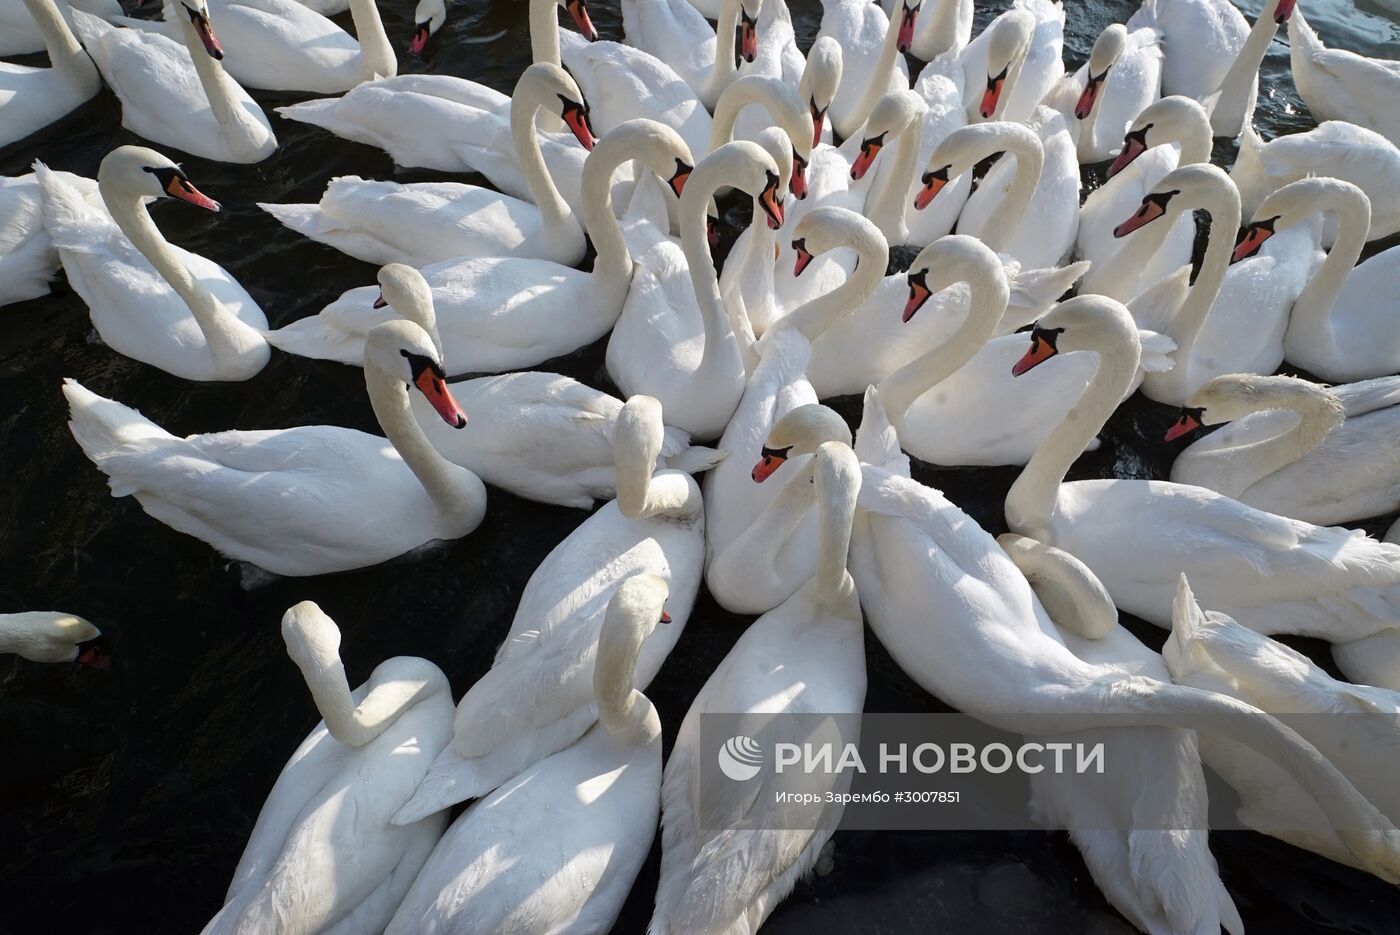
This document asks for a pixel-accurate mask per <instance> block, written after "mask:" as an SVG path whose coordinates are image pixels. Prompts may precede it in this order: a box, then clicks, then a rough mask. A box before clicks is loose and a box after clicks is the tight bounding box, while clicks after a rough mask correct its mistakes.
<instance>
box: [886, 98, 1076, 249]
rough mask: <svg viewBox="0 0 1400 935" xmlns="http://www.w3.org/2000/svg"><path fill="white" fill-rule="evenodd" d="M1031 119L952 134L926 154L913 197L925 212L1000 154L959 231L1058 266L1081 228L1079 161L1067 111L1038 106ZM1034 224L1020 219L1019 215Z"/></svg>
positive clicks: (969, 203)
mask: <svg viewBox="0 0 1400 935" xmlns="http://www.w3.org/2000/svg"><path fill="white" fill-rule="evenodd" d="M1031 119H1032V125H1030V126H1025V125H1022V124H1019V123H1008V122H1005V121H994V122H990V123H982V124H973V125H972V126H967V127H963V128H961V129H959V130H954V131H953V132H952V133H950V134H948V136H947V137H945V138H944V139H943V141H942V142H941V143H939V144H938V145H937V146H936V147H934V150H933V152H932V153H931V154H930V156H929V161H928V164H927V165H928V168H927V170H926V171H925V172H924V174H923V175H922V176H921V177H920V181H921V182H922V187H921V189H920V191H919V195H918V197H917V198H915V200H914V208H915V209H916V210H920V211H922V210H924V209H925V208H927V207H928V206H929V203H930V202H932V201H934V200H935V199H936V198H937V197H938V195H939V194H940V193H941V192H942V191H943V190H944V189H945V188H947V187H948V184H949V182H950V181H952V180H953V179H954V178H956V177H958V176H960V175H962V174H963V173H965V172H968V173H970V172H971V171H972V167H973V166H975V165H976V164H977V163H978V162H981V161H982V160H983V159H985V158H987V157H988V156H991V155H993V154H995V153H1002V152H1004V153H1007V154H1009V155H1010V156H1011V157H1012V160H1014V164H1013V163H1012V162H1008V161H1006V160H1003V161H1001V162H1000V163H999V164H998V165H996V166H995V167H993V168H992V170H991V171H989V172H988V173H987V175H986V176H985V177H984V178H983V180H982V183H981V185H980V186H979V187H978V189H977V191H976V192H974V193H973V194H972V196H971V197H969V198H968V199H967V203H966V204H965V205H964V206H963V209H962V212H961V214H960V215H959V216H958V224H957V230H958V233H960V234H970V235H973V236H976V237H978V238H980V239H981V240H982V241H983V242H984V243H986V244H987V246H989V247H991V248H992V249H993V250H994V251H996V252H997V253H1001V254H1005V255H1007V256H1008V257H1010V258H1011V259H1014V260H1015V261H1016V262H1018V263H1020V264H1021V265H1023V266H1027V267H1036V268H1039V267H1053V266H1058V265H1059V263H1060V261H1061V260H1063V259H1064V258H1065V257H1067V256H1068V255H1069V253H1070V251H1071V249H1072V248H1073V246H1074V237H1075V234H1076V233H1077V232H1078V229H1079V168H1078V167H1079V163H1078V162H1077V161H1076V160H1075V155H1074V143H1073V141H1072V140H1071V139H1070V137H1069V130H1068V128H1067V127H1066V126H1065V122H1064V117H1063V116H1061V115H1060V114H1059V113H1057V112H1055V111H1053V110H1051V109H1050V108H1048V107H1045V108H1039V109H1037V110H1036V112H1035V114H1034V115H1033V116H1032V118H1031ZM1025 216H1029V217H1032V218H1034V219H1035V222H1036V223H1035V224H1033V225H1032V224H1025V225H1023V224H1021V219H1022V217H1025Z"/></svg>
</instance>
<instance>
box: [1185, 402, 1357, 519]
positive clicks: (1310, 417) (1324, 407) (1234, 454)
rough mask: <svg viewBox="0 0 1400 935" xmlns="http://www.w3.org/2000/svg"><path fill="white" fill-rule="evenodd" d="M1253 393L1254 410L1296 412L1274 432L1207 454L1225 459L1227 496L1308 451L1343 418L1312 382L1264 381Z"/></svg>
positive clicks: (1224, 491)
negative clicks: (1229, 483) (1292, 419)
mask: <svg viewBox="0 0 1400 935" xmlns="http://www.w3.org/2000/svg"><path fill="white" fill-rule="evenodd" d="M1267 382H1268V384H1269V385H1267V386H1266V387H1261V388H1260V390H1259V392H1258V393H1257V395H1256V399H1255V402H1256V404H1255V405H1254V406H1253V407H1252V408H1253V410H1254V411H1255V412H1269V411H1273V410H1279V409H1282V410H1286V411H1288V412H1293V413H1296V414H1297V415H1298V421H1297V423H1296V424H1294V425H1291V426H1289V427H1288V428H1287V429H1285V430H1284V431H1282V432H1279V433H1278V434H1276V435H1271V436H1269V437H1268V438H1263V439H1260V440H1259V441H1256V442H1251V443H1249V444H1246V445H1237V446H1234V447H1231V448H1225V449H1222V450H1220V451H1217V452H1213V453H1212V454H1211V455H1210V457H1212V458H1221V459H1228V461H1229V462H1230V464H1231V465H1232V466H1238V467H1237V469H1236V470H1235V471H1232V472H1231V473H1232V475H1233V476H1234V483H1233V485H1232V489H1231V490H1228V491H1227V490H1222V491H1221V493H1224V494H1226V495H1227V496H1232V497H1238V496H1239V495H1240V494H1242V493H1244V492H1245V491H1246V490H1248V489H1249V488H1250V487H1251V486H1253V485H1254V484H1255V483H1257V482H1258V481H1260V480H1262V479H1263V478H1265V477H1268V476H1269V475H1271V474H1273V473H1274V472H1275V471H1278V470H1281V469H1282V468H1285V467H1287V466H1288V465H1290V464H1292V463H1293V462H1295V461H1297V460H1298V459H1299V458H1301V457H1303V456H1304V455H1306V454H1307V453H1308V452H1310V451H1312V450H1313V449H1314V448H1316V447H1317V446H1318V445H1320V444H1322V442H1323V441H1324V440H1325V439H1326V438H1327V436H1328V435H1329V434H1330V433H1331V432H1332V430H1333V429H1335V428H1336V427H1337V426H1338V425H1341V424H1342V420H1343V418H1344V416H1343V411H1342V408H1341V404H1340V403H1338V402H1337V400H1336V398H1335V397H1333V396H1332V395H1331V394H1330V393H1328V392H1327V391H1325V390H1323V389H1322V388H1321V387H1319V386H1316V385H1315V384H1312V383H1301V382H1298V381H1294V380H1281V379H1280V380H1278V381H1277V382H1275V381H1273V380H1269V381H1267Z"/></svg>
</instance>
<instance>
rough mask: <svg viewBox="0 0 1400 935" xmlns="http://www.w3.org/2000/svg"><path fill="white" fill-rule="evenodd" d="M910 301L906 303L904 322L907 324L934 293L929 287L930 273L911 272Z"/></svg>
mask: <svg viewBox="0 0 1400 935" xmlns="http://www.w3.org/2000/svg"><path fill="white" fill-rule="evenodd" d="M908 279H909V301H908V302H905V303H904V319H903V320H904V322H905V323H906V324H907V323H908V321H909V319H911V318H913V317H914V316H915V315H916V314H917V313H918V311H919V309H921V308H923V307H924V303H925V302H927V301H928V300H929V296H931V295H933V293H932V292H930V291H929V288H928V274H927V273H925V272H923V271H920V272H917V273H910V274H909V277H908Z"/></svg>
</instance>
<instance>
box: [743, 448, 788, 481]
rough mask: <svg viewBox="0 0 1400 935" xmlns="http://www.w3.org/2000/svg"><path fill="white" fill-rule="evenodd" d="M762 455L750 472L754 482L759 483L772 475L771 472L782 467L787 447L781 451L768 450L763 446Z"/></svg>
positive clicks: (785, 458)
mask: <svg viewBox="0 0 1400 935" xmlns="http://www.w3.org/2000/svg"><path fill="white" fill-rule="evenodd" d="M763 451H764V454H763V457H762V458H761V459H760V460H759V462H758V463H757V464H755V465H754V466H753V473H752V474H750V475H749V476H751V477H752V478H753V482H754V483H755V484H761V483H763V482H764V481H766V480H767V479H768V478H770V477H772V476H773V472H774V471H776V470H777V469H778V468H780V467H782V466H783V464H784V463H785V462H786V461H787V449H786V448H785V449H783V450H782V451H770V450H769V449H767V448H765V449H764V450H763Z"/></svg>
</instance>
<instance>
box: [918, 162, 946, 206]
mask: <svg viewBox="0 0 1400 935" xmlns="http://www.w3.org/2000/svg"><path fill="white" fill-rule="evenodd" d="M948 169H949V166H944V167H943V168H941V169H939V170H938V171H937V172H925V173H924V175H923V183H924V187H923V188H921V189H919V193H918V194H917V195H915V196H914V210H916V211H922V210H924V209H925V208H927V207H928V206H929V204H930V203H931V202H932V201H933V199H934V198H936V197H937V196H938V193H939V192H941V191H943V186H945V185H947V184H948Z"/></svg>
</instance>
